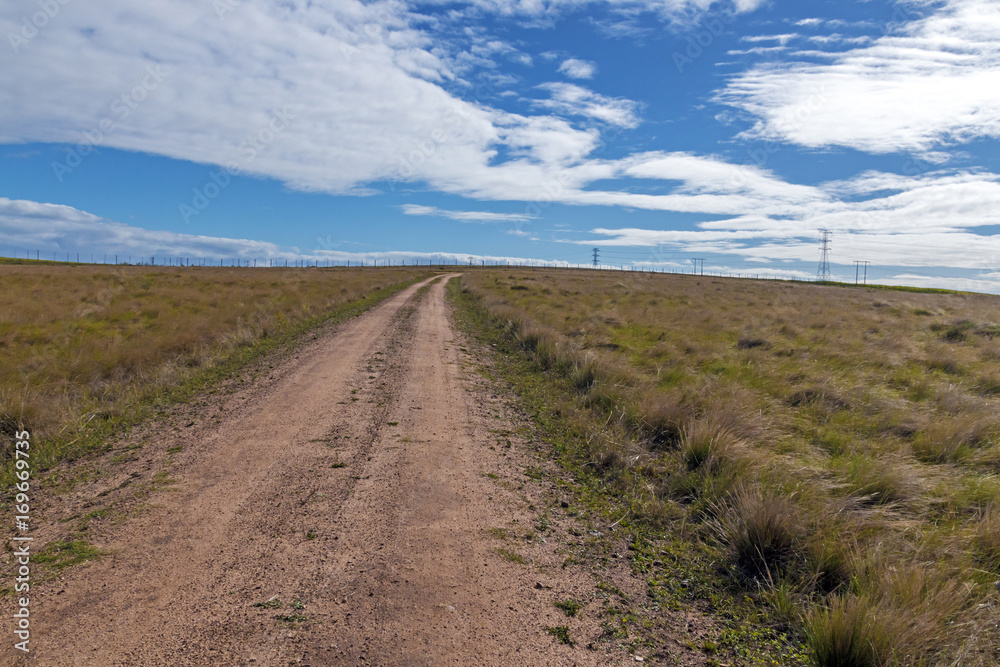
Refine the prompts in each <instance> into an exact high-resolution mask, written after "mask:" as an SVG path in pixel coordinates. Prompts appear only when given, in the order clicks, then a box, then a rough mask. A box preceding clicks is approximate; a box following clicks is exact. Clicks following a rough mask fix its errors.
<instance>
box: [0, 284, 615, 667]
mask: <svg viewBox="0 0 1000 667" xmlns="http://www.w3.org/2000/svg"><path fill="white" fill-rule="evenodd" d="M447 279H448V277H446V278H445V280H439V281H437V282H434V283H432V284H430V285H429V287H426V288H425V289H423V290H421V289H420V287H421V285H416V286H413V287H411V288H409V289H407V290H405V291H404V292H401V293H400V294H399V295H397V296H395V297H393V298H391V299H389V300H388V301H386V302H385V303H383V304H382V305H380V306H378V307H376V308H374V309H373V310H371V311H369V312H368V313H365V314H364V315H362V316H360V317H358V318H357V319H355V320H352V321H350V322H348V323H346V324H344V325H342V326H340V327H338V328H337V330H335V331H334V332H332V333H329V334H327V335H324V336H322V337H321V338H319V339H318V340H316V341H315V342H313V343H312V344H310V345H309V346H307V347H306V348H304V349H303V350H302V351H301V352H300V353H299V354H298V356H297V357H296V358H295V359H291V360H289V361H288V363H287V364H286V365H285V367H283V368H281V369H278V370H277V371H275V373H274V379H272V380H270V381H269V382H266V383H265V382H262V383H261V384H260V386H257V387H254V388H251V389H249V390H247V391H246V392H244V393H245V396H244V398H245V400H242V401H241V405H239V407H238V408H236V409H234V410H231V411H229V412H227V413H226V414H225V416H224V418H223V419H222V420H221V421H219V422H218V423H217V424H213V423H207V424H206V425H204V426H199V427H198V428H197V429H195V430H193V431H192V434H194V435H193V436H192V437H191V438H190V439H189V440H188V442H189V446H188V447H187V448H186V449H185V451H184V455H183V457H181V458H179V459H178V461H177V462H176V463H175V465H174V467H173V468H172V469H171V471H170V477H171V478H173V480H174V483H172V484H169V485H166V486H164V487H160V488H158V489H156V490H154V491H152V492H151V493H150V494H149V495H148V496H147V497H145V499H144V506H143V509H142V511H138V512H132V513H130V514H129V515H127V516H125V517H124V518H123V520H121V521H120V522H118V523H117V524H116V525H106V526H104V528H103V530H102V531H101V532H100V533H99V538H100V539H99V541H98V540H95V542H97V545H98V546H99V547H100V548H102V549H104V550H106V551H108V552H110V554H111V555H108V556H106V557H104V558H102V559H100V560H98V561H96V562H93V563H91V564H88V565H84V566H80V567H77V568H73V569H71V570H69V571H68V572H67V573H66V574H65V576H64V577H63V578H62V579H60V580H58V581H55V582H51V583H47V584H44V585H42V586H41V587H40V590H33V603H32V614H33V625H32V630H33V635H32V639H33V643H32V655H31V656H30V658H28V659H25V658H24V656H22V655H20V652H18V651H15V650H13V648H12V646H11V644H12V642H5V643H4V645H3V646H2V647H0V663H2V664H21V663H22V662H23V664H32V665H171V666H179V665H288V664H293V665H295V664H301V665H314V666H315V665H358V664H367V665H449V664H478V665H588V664H593V665H598V664H599V665H609V664H623V663H624V662H626V661H629V662H631V656H628V655H627V654H625V653H623V652H617V653H615V652H610V653H606V652H605V649H604V648H602V649H601V650H598V651H592V650H586V649H584V648H582V647H580V646H577V647H575V648H574V647H571V646H568V645H564V644H561V643H559V642H558V641H557V640H556V639H554V638H553V637H552V636H551V635H550V634H549V633H547V632H546V631H545V628H546V627H549V626H556V625H563V624H565V623H566V619H565V618H564V617H563V616H562V614H561V613H560V612H559V611H558V610H556V609H555V608H554V607H553V605H552V603H553V601H554V600H555V599H556V598H557V597H561V598H565V597H569V596H572V595H582V594H583V592H585V591H587V590H592V588H593V582H592V581H591V580H590V578H589V577H590V575H589V574H587V573H584V572H582V571H575V570H573V568H569V569H566V568H561V567H560V563H561V562H562V561H563V559H564V554H562V552H561V551H560V547H559V546H558V545H555V544H551V545H550V544H546V543H544V542H536V543H532V544H531V545H523V546H519V548H520V550H521V551H522V552H524V554H525V560H526V561H527V562H525V563H520V562H513V561H512V560H511V559H510V558H504V557H502V556H501V555H500V554H499V553H498V548H500V547H503V546H504V543H502V542H500V541H498V539H497V538H495V537H491V534H490V532H489V531H490V530H491V529H492V530H494V534H495V531H496V529H500V528H508V529H509V528H510V527H512V526H513V527H516V526H519V525H521V526H528V525H530V524H531V522H532V514H531V512H530V511H529V509H528V507H529V502H528V501H529V498H528V496H527V495H526V494H530V493H531V491H530V490H525V489H524V488H523V487H524V478H523V474H522V471H523V470H524V467H525V465H527V464H531V456H530V454H528V453H526V452H523V451H519V449H518V448H517V447H515V448H514V449H513V450H510V451H500V450H498V449H497V448H496V447H495V446H494V445H495V444H496V443H497V442H498V441H497V438H496V437H495V435H494V434H495V433H496V432H497V431H498V430H504V429H498V426H501V427H502V426H505V424H504V421H503V418H502V417H501V418H500V419H498V418H497V417H498V415H500V413H501V412H502V411H503V410H504V408H503V406H502V405H501V403H502V400H500V399H498V398H497V396H496V395H495V394H491V393H490V392H489V389H488V388H487V387H484V386H483V382H482V381H481V379H480V380H476V378H475V377H474V375H473V374H472V373H471V372H469V368H468V366H469V362H470V361H471V359H470V358H469V355H468V353H467V352H465V351H464V346H463V344H462V342H461V340H459V338H458V334H457V332H456V331H455V330H454V328H453V326H452V324H451V322H450V320H449V316H448V312H447V305H446V302H445V296H444V294H445V293H444V283H445V281H446V280H447ZM205 409H206V410H208V409H209V408H205ZM164 430H165V431H166V429H164ZM511 430H513V429H512V428H511V425H510V424H506V431H507V432H509V431H511ZM162 435H163V438H164V439H165V440H169V439H170V438H175V439H176V438H178V437H181V436H178V435H177V434H176V433H164V434H162ZM158 445H159V446H163V445H162V444H160V443H158V442H156V439H155V438H154V442H152V443H150V444H149V445H147V446H152V447H155V446H158ZM536 463H537V462H536ZM134 465H139V463H136V464H134ZM126 474H128V470H127V468H126V469H123V470H122V471H120V472H119V474H118V477H122V476H123V475H126ZM117 479H118V478H115V479H112V480H110V481H105V482H103V484H105V485H107V484H112V483H114V482H115V481H117ZM101 488H102V486H101V483H97V484H95V485H93V487H92V488H91V489H89V490H87V491H85V492H86V493H92V494H95V495H96V494H98V493H99V492H100V489H101ZM9 608H11V605H10V600H5V601H4V603H3V610H4V612H5V614H4V615H5V616H9V614H7V613H6V611H7V610H8V609H9ZM580 623H581V622H577V625H578V626H579V627H580V629H579V632H581V633H583V634H587V633H590V634H594V632H595V626H596V623H597V621H596V620H594V621H592V622H589V623H590V624H589V625H587V622H583V623H584V624H583V625H580ZM574 631H577V628H576V627H574ZM607 650H609V651H610V650H611V649H607Z"/></svg>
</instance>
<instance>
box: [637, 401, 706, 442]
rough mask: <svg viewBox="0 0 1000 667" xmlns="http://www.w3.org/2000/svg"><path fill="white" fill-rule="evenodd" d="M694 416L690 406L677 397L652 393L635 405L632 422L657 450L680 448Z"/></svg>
mask: <svg viewBox="0 0 1000 667" xmlns="http://www.w3.org/2000/svg"><path fill="white" fill-rule="evenodd" d="M691 414H692V409H691V407H690V406H689V405H688V404H687V403H686V402H685V401H684V400H683V399H681V398H679V397H678V396H676V395H675V394H669V393H665V392H650V393H645V394H644V395H643V396H642V397H641V398H639V399H638V400H637V401H635V402H633V403H632V405H631V410H630V413H629V421H631V422H632V423H633V426H635V427H636V428H637V430H638V431H639V432H640V433H641V434H642V435H643V436H644V437H645V439H646V440H647V442H648V445H649V448H650V449H652V450H654V451H656V450H663V449H673V448H675V447H677V445H678V444H679V443H680V441H681V433H682V429H683V424H684V423H685V422H686V421H688V420H689V419H690V418H691Z"/></svg>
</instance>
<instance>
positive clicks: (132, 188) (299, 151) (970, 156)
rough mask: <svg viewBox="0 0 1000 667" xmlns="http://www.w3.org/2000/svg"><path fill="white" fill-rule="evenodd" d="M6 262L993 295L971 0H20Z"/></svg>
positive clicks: (988, 131) (7, 158)
mask: <svg viewBox="0 0 1000 667" xmlns="http://www.w3.org/2000/svg"><path fill="white" fill-rule="evenodd" d="M0 34H2V35H3V36H4V41H3V44H0V91H3V92H0V254H2V255H7V256H12V255H20V256H24V254H25V253H26V252H28V251H34V250H39V251H40V252H41V254H42V256H43V257H44V256H49V257H51V256H52V254H53V253H55V254H56V256H61V257H65V254H66V253H70V255H71V257H74V258H75V254H76V253H80V254H81V259H86V258H89V257H90V255H91V254H92V253H93V254H95V255H96V256H97V257H98V259H100V258H102V257H103V255H104V254H118V255H120V256H132V257H134V258H138V257H139V256H143V257H149V256H157V257H161V258H162V257H165V256H173V257H190V258H201V257H208V258H213V260H214V261H218V259H220V258H223V257H225V258H233V257H242V258H256V259H258V260H264V261H266V260H268V259H279V260H281V259H286V258H290V259H295V258H306V259H311V260H319V261H326V260H334V261H343V260H346V259H354V260H358V259H368V260H371V259H383V260H384V259H387V258H391V259H395V260H412V259H415V258H429V257H436V258H437V257H440V258H460V259H462V260H463V261H464V260H466V259H467V258H469V257H473V258H476V259H481V258H486V259H488V260H500V261H503V260H507V259H511V260H518V259H533V260H538V261H544V262H552V263H557V264H565V263H569V264H583V263H589V262H590V260H591V248H593V247H597V248H599V249H600V253H601V254H600V256H601V258H602V261H603V263H607V264H614V265H632V266H636V267H645V268H662V269H666V270H691V268H692V259H693V258H704V260H705V264H704V267H705V270H706V271H709V272H726V273H744V274H758V275H770V276H779V277H796V278H804V279H809V278H812V277H814V276H815V274H816V270H817V265H818V261H819V253H820V251H819V242H818V239H819V236H820V231H819V230H820V229H829V230H830V231H831V235H832V247H831V252H832V254H831V261H832V270H833V274H834V277H835V278H841V279H850V280H853V277H854V262H855V261H860V260H864V261H869V262H871V265H870V267H869V277H870V278H872V279H873V280H875V281H877V282H882V283H887V284H912V285H929V286H939V287H953V288H959V289H970V290H978V291H989V292H1000V259H998V257H1000V236H998V235H997V233H998V231H1000V229H998V225H1000V152H998V150H997V139H998V137H1000V7H998V6H997V5H996V3H995V2H988V1H987V0H936V1H933V0H900V1H898V2H877V1H870V2H828V1H804V2H777V1H774V2H765V1H762V0H735V1H726V2H712V1H711V0H656V1H655V2H635V1H632V0H614V1H611V2H599V1H591V2H588V1H586V0H547V1H546V0H541V1H533V0H520V1H513V0H468V1H466V2H435V1H431V2H407V1H406V0H391V1H385V2H368V3H360V2H354V1H352V0H334V1H331V2H306V1H296V0H286V1H283V2H263V1H258V0H197V1H194V0H191V1H185V0H173V1H172V2H155V1H150V2H143V3H134V2H131V1H125V0H103V1H102V2H101V3H84V2H80V1H79V0H16V1H13V2H7V3H4V4H3V6H2V7H0Z"/></svg>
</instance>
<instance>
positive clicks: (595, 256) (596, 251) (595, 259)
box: [594, 248, 601, 269]
mask: <svg viewBox="0 0 1000 667" xmlns="http://www.w3.org/2000/svg"><path fill="white" fill-rule="evenodd" d="M599 252H601V251H600V249H598V248H594V268H595V269H596V268H597V254H598V253H599Z"/></svg>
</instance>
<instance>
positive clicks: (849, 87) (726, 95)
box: [717, 0, 1000, 153]
mask: <svg viewBox="0 0 1000 667" xmlns="http://www.w3.org/2000/svg"><path fill="white" fill-rule="evenodd" d="M925 4H926V3H918V2H916V0H914V2H912V3H910V2H903V3H902V6H903V7H904V8H905V7H907V6H908V5H910V6H914V7H917V6H922V5H925ZM911 16H914V17H915V16H916V14H915V13H911ZM805 55H813V56H815V55H821V56H823V57H827V58H829V59H830V62H828V63H819V64H817V63H815V62H807V61H794V60H792V61H789V62H785V63H778V64H775V63H768V64H766V65H759V66H757V67H754V68H752V69H750V70H749V71H747V72H744V73H742V74H739V75H737V76H735V77H734V78H733V79H732V80H731V81H730V82H729V84H728V85H727V86H726V87H725V89H724V90H722V91H721V92H720V93H719V94H718V96H717V101H719V102H722V103H725V104H729V105H732V106H736V107H739V108H742V109H744V110H746V111H748V112H750V113H751V114H753V115H754V116H755V117H756V118H757V122H756V124H755V126H754V127H753V128H752V129H751V130H750V131H749V132H747V133H746V134H747V136H749V137H752V138H761V139H773V140H779V141H786V142H791V143H795V144H799V145H802V146H808V147H822V146H833V145H839V146H849V147H852V148H857V149H859V150H863V151H868V152H873V153H889V152H897V151H914V152H921V151H930V150H932V149H934V148H935V147H938V146H948V145H951V144H955V143H961V142H965V141H970V140H974V139H977V138H984V137H989V138H1000V6H998V5H997V4H996V3H995V2H991V1H990V0H946V2H944V3H943V4H942V5H941V6H940V7H939V8H938V9H937V11H934V12H933V13H932V14H931V15H929V16H927V17H925V18H913V20H910V21H909V22H907V23H905V24H903V25H902V26H901V27H900V28H899V29H898V30H895V31H893V30H890V31H889V32H888V34H884V35H882V36H879V37H878V38H876V39H874V40H873V41H872V42H871V43H870V44H869V45H867V46H864V47H858V48H852V49H848V50H846V51H843V52H840V53H835V54H830V53H825V54H817V53H816V52H812V53H808V54H807V53H806V52H799V53H798V54H794V53H793V54H792V56H790V57H792V58H794V57H797V56H805Z"/></svg>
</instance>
